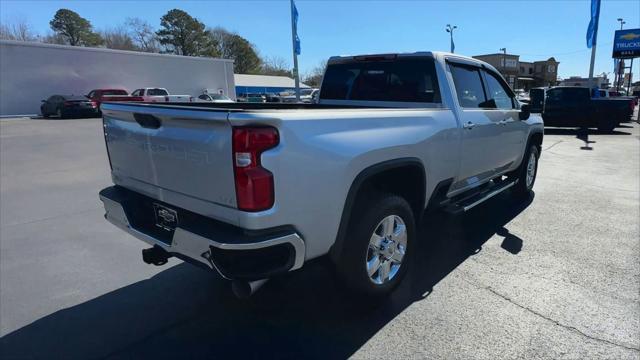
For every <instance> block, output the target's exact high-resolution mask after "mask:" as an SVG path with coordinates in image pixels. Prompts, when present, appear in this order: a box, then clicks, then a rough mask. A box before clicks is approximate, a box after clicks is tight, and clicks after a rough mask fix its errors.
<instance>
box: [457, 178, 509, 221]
mask: <svg viewBox="0 0 640 360" xmlns="http://www.w3.org/2000/svg"><path fill="white" fill-rule="evenodd" d="M517 183H518V179H515V180H503V181H500V182H499V183H498V184H496V185H493V186H490V187H488V188H485V189H483V190H482V191H480V192H478V193H476V194H474V195H471V196H468V197H464V198H462V199H460V200H458V201H457V202H453V203H451V204H449V205H448V206H447V207H446V208H445V211H446V212H448V213H451V214H459V213H463V212H467V211H469V210H471V209H473V208H474V207H476V206H477V205H480V204H482V203H483V202H485V201H487V200H489V199H491V198H492V197H494V196H496V195H498V194H500V193H501V192H503V191H505V190H507V189H509V188H511V187H513V186H514V185H515V184H517Z"/></svg>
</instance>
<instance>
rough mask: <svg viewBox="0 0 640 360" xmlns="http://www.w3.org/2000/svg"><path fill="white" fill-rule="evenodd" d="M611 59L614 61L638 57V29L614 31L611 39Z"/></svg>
mask: <svg viewBox="0 0 640 360" xmlns="http://www.w3.org/2000/svg"><path fill="white" fill-rule="evenodd" d="M613 57H614V58H616V59H630V58H635V57H640V29H626V30H617V31H616V34H615V35H614V38H613Z"/></svg>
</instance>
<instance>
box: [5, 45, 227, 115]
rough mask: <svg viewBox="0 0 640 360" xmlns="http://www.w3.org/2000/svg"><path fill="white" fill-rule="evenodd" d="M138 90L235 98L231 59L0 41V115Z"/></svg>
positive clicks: (20, 112) (19, 113)
mask: <svg viewBox="0 0 640 360" xmlns="http://www.w3.org/2000/svg"><path fill="white" fill-rule="evenodd" d="M142 87H163V88H166V89H167V90H169V92H170V93H173V94H179V95H196V96H197V95H200V94H202V91H203V90H204V89H215V90H216V91H217V92H220V93H224V94H225V95H227V96H229V97H230V98H232V99H235V84H234V77H233V61H232V60H226V59H212V58H203V57H190V56H178V55H167V54H152V53H143V52H136V51H123V50H111V49H103V48H87V47H77V46H64V45H52V44H42V43H35V42H20V41H8V40H0V115H30V114H37V113H39V112H40V102H41V100H43V99H46V98H48V97H49V96H51V95H54V94H59V95H70V94H75V95H80V94H87V93H89V91H91V90H92V89H99V88H119V89H125V90H127V91H129V92H131V91H133V90H134V89H136V88H142Z"/></svg>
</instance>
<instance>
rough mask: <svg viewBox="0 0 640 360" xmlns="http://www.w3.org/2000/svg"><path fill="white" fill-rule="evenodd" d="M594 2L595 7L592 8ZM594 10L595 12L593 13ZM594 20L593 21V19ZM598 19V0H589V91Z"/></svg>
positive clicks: (590, 88) (591, 80) (591, 86)
mask: <svg viewBox="0 0 640 360" xmlns="http://www.w3.org/2000/svg"><path fill="white" fill-rule="evenodd" d="M594 2H595V6H596V8H595V9H594V8H593V5H594ZM594 10H595V14H594ZM594 20H595V21H594ZM599 21H600V0H591V22H592V23H590V24H589V26H590V30H591V31H592V32H593V33H592V34H591V37H592V39H591V63H590V64H589V91H591V90H592V89H593V67H594V65H595V62H596V44H597V43H598V22H599Z"/></svg>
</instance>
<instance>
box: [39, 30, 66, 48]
mask: <svg viewBox="0 0 640 360" xmlns="http://www.w3.org/2000/svg"><path fill="white" fill-rule="evenodd" d="M41 41H42V42H43V43H46V44H56V45H69V42H68V41H67V39H66V38H65V37H64V36H62V35H60V34H58V33H55V32H52V31H50V32H49V33H48V34H47V35H45V36H43V37H42V38H41Z"/></svg>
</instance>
